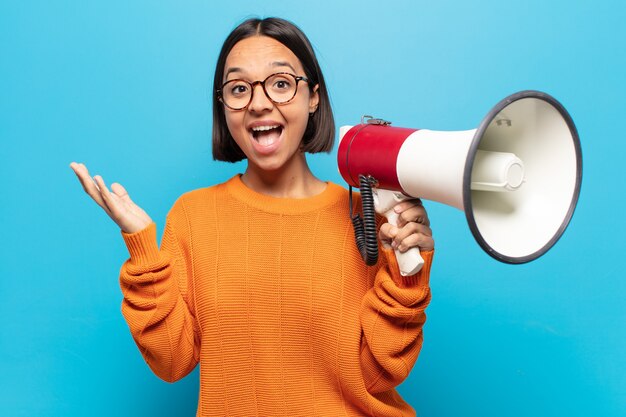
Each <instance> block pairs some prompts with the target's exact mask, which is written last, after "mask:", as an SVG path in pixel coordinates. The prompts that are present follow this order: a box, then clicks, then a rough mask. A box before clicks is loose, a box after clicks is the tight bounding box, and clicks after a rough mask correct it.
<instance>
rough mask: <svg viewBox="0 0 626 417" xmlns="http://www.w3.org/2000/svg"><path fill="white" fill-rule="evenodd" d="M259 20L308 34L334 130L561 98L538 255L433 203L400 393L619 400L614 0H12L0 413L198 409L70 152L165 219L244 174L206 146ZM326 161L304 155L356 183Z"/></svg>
mask: <svg viewBox="0 0 626 417" xmlns="http://www.w3.org/2000/svg"><path fill="white" fill-rule="evenodd" d="M250 16H261V17H267V16H281V17H284V18H287V19H290V20H292V21H294V22H295V23H297V24H298V25H299V26H301V28H302V29H303V30H304V31H305V33H307V35H308V36H309V37H310V39H311V41H312V42H313V44H314V46H315V48H316V51H317V53H318V54H319V55H318V56H319V59H320V62H321V65H322V68H323V70H324V72H325V75H326V78H327V82H328V85H329V89H330V94H331V99H332V104H333V107H334V110H335V115H336V119H337V122H338V124H339V125H342V124H354V123H356V122H358V121H359V119H360V116H361V115H362V114H374V115H376V116H378V117H383V118H386V119H390V120H392V121H393V122H394V124H395V125H397V126H407V127H416V128H417V127H422V128H430V129H435V130H463V129H472V128H474V127H476V126H477V125H478V123H479V122H480V120H481V119H482V117H483V116H484V115H485V114H486V113H487V112H488V111H489V109H490V108H491V107H492V106H493V105H494V104H495V103H497V102H498V101H499V100H500V99H501V98H503V97H505V96H507V95H509V94H511V93H513V92H516V91H519V90H525V89H537V90H543V91H546V92H548V93H549V94H551V95H553V96H554V97H556V98H557V99H558V100H559V101H561V102H562V103H563V105H564V106H565V107H566V108H567V109H568V110H569V112H570V114H571V115H572V117H573V119H574V121H575V123H576V125H577V127H578V131H579V133H580V138H581V142H582V150H583V160H584V174H583V186H582V192H581V197H580V201H579V205H578V207H577V209H576V212H575V214H574V217H573V219H572V222H571V225H570V227H569V228H568V229H567V231H566V232H565V234H564V235H563V237H562V238H561V240H560V241H559V242H558V243H557V245H556V246H555V247H554V248H553V250H552V251H550V252H548V253H547V254H546V255H545V256H544V257H542V258H540V259H538V260H537V261H534V262H532V263H529V264H525V265H520V266H511V265H505V264H502V263H499V262H496V261H494V260H493V259H492V258H490V257H489V256H487V255H486V254H485V253H483V252H482V250H481V249H480V248H479V247H478V245H477V244H476V243H475V242H474V240H473V238H472V236H471V233H470V231H469V229H468V228H467V226H466V223H465V218H464V216H463V214H462V213H461V212H460V211H458V210H456V209H454V208H451V207H447V206H443V205H441V204H438V203H433V202H426V205H427V208H428V210H429V213H430V217H431V220H432V226H433V229H434V231H435V237H436V242H437V256H436V261H435V266H434V268H433V274H432V292H433V301H432V304H431V306H430V307H429V309H428V321H427V323H426V326H425V330H424V334H425V344H424V348H423V351H422V354H421V356H420V358H419V360H418V363H417V365H416V366H415V368H414V369H413V371H412V373H411V375H410V377H409V378H408V380H407V381H406V382H405V383H404V384H403V385H402V386H401V387H400V391H401V393H402V395H403V396H404V397H405V398H406V399H407V401H409V403H410V404H412V405H413V407H415V409H416V410H417V412H418V415H419V416H424V417H446V416H450V417H452V416H471V417H518V416H519V417H521V416H533V417H537V416H569V417H582V416H607V417H619V416H624V415H626V302H625V298H626V297H625V295H626V279H625V277H626V274H624V272H623V269H624V264H620V262H621V261H620V259H621V260H622V261H623V260H624V259H625V256H624V250H625V249H626V245H625V244H624V242H625V237H624V236H625V232H626V220H625V219H624V218H625V216H624V214H623V213H624V203H625V202H626V198H625V197H624V192H625V191H626V187H625V186H624V180H625V179H626V176H625V174H624V166H623V163H624V157H625V155H626V145H625V143H626V141H625V140H624V125H623V124H622V122H624V121H625V119H626V105H625V99H624V98H625V97H626V81H625V76H624V73H625V69H624V68H625V67H626V45H625V40H626V25H625V24H624V22H625V21H626V6H625V3H624V2H622V1H617V0H614V1H610V0H597V1H593V2H592V1H586V0H581V1H576V2H573V1H561V0H555V1H546V0H526V1H517V2H502V1H495V0H493V1H492V0H477V1H472V2H468V1H446V0H443V1H437V2H435V1H387V2H380V1H328V2H322V1H318V2H297V1H278V0H268V1H265V2H258V1H248V0H241V1H231V2H209V1H199V0H198V1H186V0H185V1H146V0H142V1H138V0H125V1H120V0H107V1H89V0H84V1H78V0H75V1H69V0H67V1H62V0H57V1H52V0H51V1H28V0H21V1H17V0H2V2H0V143H1V145H2V146H1V147H0V158H1V164H0V178H2V179H3V182H2V194H1V197H0V198H1V201H2V204H0V226H1V228H0V230H2V233H3V236H4V238H3V239H1V240H0V256H1V261H0V297H1V298H2V301H1V302H0V415H2V416H10V417H12V416H64V417H74V416H94V417H95V416H172V415H174V416H192V415H194V413H195V408H196V405H197V402H196V401H197V392H198V381H197V379H198V374H197V371H196V372H194V373H193V374H191V375H190V376H189V377H187V378H185V379H184V380H182V381H180V382H178V383H176V384H173V385H172V384H168V383H165V382H162V381H161V380H159V379H158V378H157V377H155V376H154V375H153V374H152V373H151V371H150V370H149V369H148V367H147V366H146V365H145V363H144V362H143V359H142V358H141V356H140V354H139V351H138V350H137V348H136V347H135V344H134V342H133V341H132V339H131V337H130V334H129V332H128V329H127V326H126V323H125V322H124V320H123V318H122V315H121V313H120V301H121V293H120V290H119V286H118V272H119V268H120V266H121V264H122V262H123V261H124V260H125V259H126V258H127V252H126V249H125V247H124V245H123V242H122V239H121V237H120V234H119V230H118V229H117V228H116V226H115V225H114V224H113V223H112V222H111V221H110V220H109V219H108V218H107V217H106V215H105V214H104V213H103V212H102V211H101V210H100V209H99V208H98V207H97V206H96V205H95V204H93V202H92V201H90V200H89V199H88V197H87V196H86V195H85V194H84V193H83V191H82V188H81V187H80V185H79V183H78V182H77V180H76V178H75V177H74V174H73V173H72V171H71V170H70V168H69V167H68V164H69V163H70V162H71V161H80V162H84V163H86V164H87V165H88V167H89V168H90V169H91V172H92V173H93V174H101V175H103V176H104V178H105V180H106V181H107V182H108V183H111V182H113V181H119V182H121V183H122V184H124V185H125V186H126V188H127V189H128V190H129V192H130V193H131V195H132V196H133V198H134V200H135V201H137V202H138V203H139V204H140V205H141V206H142V207H144V208H145V209H146V211H148V212H149V213H150V215H151V216H152V218H153V219H155V221H156V223H157V225H158V227H159V230H160V231H161V230H162V227H163V222H164V219H165V215H166V213H167V211H168V210H169V208H170V207H171V205H172V203H173V202H174V200H175V199H176V198H177V197H178V196H179V195H180V194H182V193H183V192H185V191H188V190H191V189H194V188H199V187H205V186H208V185H211V184H215V183H218V182H221V181H224V180H226V179H228V178H229V177H231V176H232V175H234V174H235V173H237V172H241V171H242V170H243V169H244V165H242V164H234V165H233V164H225V163H218V162H214V161H213V160H212V157H211V150H210V149H211V147H210V140H211V138H210V135H211V117H210V115H211V102H210V97H211V93H210V90H211V83H212V76H213V71H214V65H215V62H216V59H217V54H218V51H219V48H220V46H221V44H222V41H223V40H224V38H225V37H226V35H227V34H228V32H229V31H230V30H231V29H232V28H234V26H236V25H237V24H238V23H240V22H241V21H242V20H244V19H245V18H247V17H250ZM335 157H336V149H335V150H334V152H333V153H332V154H331V155H320V156H315V157H313V158H311V164H312V165H313V168H314V171H315V172H316V173H317V174H318V176H320V177H321V178H324V179H327V180H331V181H335V182H338V183H341V184H343V181H342V180H341V178H340V177H339V174H338V173H337V168H336V162H335ZM554 157H555V158H558V155H555V156H554ZM620 271H622V272H620Z"/></svg>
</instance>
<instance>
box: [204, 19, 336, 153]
mask: <svg viewBox="0 0 626 417" xmlns="http://www.w3.org/2000/svg"><path fill="white" fill-rule="evenodd" d="M252 36H268V37H270V38H273V39H275V40H277V41H278V42H280V43H282V44H283V45H285V46H286V47H287V48H289V49H290V50H291V52H293V53H294V55H295V56H296V57H297V58H298V59H299V60H300V62H301V63H302V66H303V67H304V72H305V75H306V77H307V78H308V79H309V80H310V81H309V83H307V84H308V86H309V90H310V91H311V92H313V88H314V87H315V85H319V88H318V90H317V92H318V94H319V105H318V108H317V110H316V111H315V112H314V113H313V114H312V115H311V116H309V122H308V124H307V127H306V130H305V131H304V136H303V137H302V145H301V150H302V151H303V152H310V153H317V152H330V151H331V150H332V149H333V143H334V140H335V120H334V118H333V113H332V110H331V108H330V100H329V98H328V92H327V90H326V84H325V83H324V76H323V75H322V70H321V69H320V66H319V63H318V62H317V58H316V57H315V52H313V47H312V46H311V43H310V42H309V40H308V39H307V37H306V36H305V35H304V33H303V32H302V31H301V30H300V28H298V27H297V26H296V25H294V24H293V23H291V22H289V21H287V20H284V19H279V18H275V17H270V18H267V19H248V20H246V21H245V22H243V23H242V24H240V25H239V26H237V27H236V28H235V29H234V30H233V31H232V32H231V33H230V35H228V37H227V38H226V40H225V41H224V45H223V46H222V50H221V52H220V55H219V57H218V59H217V66H216V68H215V78H214V79H213V159H215V160H218V161H227V162H237V161H241V160H242V159H245V158H246V155H245V154H244V153H243V152H242V150H241V148H239V145H237V143H235V140H234V139H233V137H232V136H231V134H230V132H229V131H228V126H227V125H226V117H225V115H224V106H223V105H222V103H221V102H220V101H219V97H218V93H217V90H219V89H220V88H221V87H222V83H223V78H224V65H225V64H226V57H227V56H228V54H229V53H230V51H231V49H233V47H234V46H235V44H236V43H237V42H239V41H240V40H242V39H246V38H249V37H252Z"/></svg>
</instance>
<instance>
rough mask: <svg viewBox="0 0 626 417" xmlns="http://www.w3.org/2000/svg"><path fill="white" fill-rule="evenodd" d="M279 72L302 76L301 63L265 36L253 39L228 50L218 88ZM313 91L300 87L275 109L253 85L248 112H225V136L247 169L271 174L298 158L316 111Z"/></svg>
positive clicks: (242, 41)
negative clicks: (229, 137)
mask: <svg viewBox="0 0 626 417" xmlns="http://www.w3.org/2000/svg"><path fill="white" fill-rule="evenodd" d="M277 72H288V73H291V74H294V75H296V76H305V73H304V69H303V67H302V64H301V63H300V60H299V59H298V58H297V57H296V56H295V55H294V53H293V52H291V50H290V49H289V48H287V47H286V46H285V45H283V44H282V43H280V42H278V41H277V40H275V39H273V38H270V37H267V36H252V37H250V38H246V39H243V40H241V41H239V42H237V43H236V44H235V46H234V47H233V49H231V51H230V53H229V54H228V57H227V58H226V64H225V66H224V79H223V80H222V82H227V81H229V80H233V79H243V80H246V81H248V82H250V83H252V82H254V81H262V80H264V79H266V78H267V77H268V76H269V75H271V74H274V73H277ZM268 87H269V86H268ZM311 87H314V92H313V93H311V92H310V91H311V90H310V89H309V85H308V84H307V83H306V82H304V81H299V82H298V92H297V94H296V96H295V97H294V98H293V100H291V101H290V102H288V103H285V104H274V103H273V102H272V101H271V100H270V99H269V98H268V97H267V96H266V95H265V93H264V91H263V87H262V86H261V85H258V84H257V85H255V86H254V90H253V95H252V101H251V102H250V104H249V105H248V107H247V108H245V109H244V110H231V109H229V108H228V107H226V106H224V112H225V115H226V124H227V125H228V130H229V131H230V134H231V135H232V136H233V138H234V139H235V142H237V144H238V145H239V147H240V148H241V150H242V151H243V153H244V154H245V155H246V157H247V158H248V167H249V168H252V169H256V168H260V169H261V170H264V171H274V170H277V169H280V168H282V167H284V166H285V165H286V164H287V163H288V162H293V160H294V158H298V157H299V155H300V143H301V141H302V136H303V135H304V131H305V129H306V126H307V123H308V120H309V113H311V112H313V111H315V110H316V109H317V105H318V101H319V95H318V93H317V86H311Z"/></svg>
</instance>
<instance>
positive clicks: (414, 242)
mask: <svg viewBox="0 0 626 417" xmlns="http://www.w3.org/2000/svg"><path fill="white" fill-rule="evenodd" d="M434 247H435V241H434V239H433V237H432V236H427V235H425V234H423V233H414V234H412V235H410V236H407V237H406V238H405V239H404V240H402V242H401V243H400V244H399V245H398V246H397V248H396V249H397V250H399V251H400V252H402V253H404V252H406V251H408V250H409V249H411V248H419V250H420V251H424V252H426V251H429V250H432V249H433V248H434Z"/></svg>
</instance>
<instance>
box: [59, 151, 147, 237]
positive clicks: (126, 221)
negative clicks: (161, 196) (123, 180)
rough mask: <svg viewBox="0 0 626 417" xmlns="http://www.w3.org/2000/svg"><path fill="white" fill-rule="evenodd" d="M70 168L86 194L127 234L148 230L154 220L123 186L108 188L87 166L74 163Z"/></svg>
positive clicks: (115, 185) (114, 184)
mask: <svg viewBox="0 0 626 417" xmlns="http://www.w3.org/2000/svg"><path fill="white" fill-rule="evenodd" d="M70 167H71V168H72V169H73V170H74V173H75V174H76V176H77V177H78V179H79V180H80V183H81V184H82V186H83V189H84V190H85V192H86V193H87V194H88V195H89V197H91V198H92V199H93V201H95V202H96V203H97V204H98V205H99V206H100V207H102V209H103V210H104V211H105V212H106V214H108V215H109V217H110V218H111V219H112V220H113V221H114V222H115V223H116V224H117V225H118V226H119V227H120V228H121V229H122V231H124V232H125V233H135V232H138V231H140V230H142V229H144V228H146V227H147V226H148V225H149V224H150V223H152V219H151V218H150V216H148V214H146V212H145V211H143V209H142V208H141V207H139V206H138V205H137V204H135V203H134V202H133V201H132V200H131V199H130V196H129V195H128V192H127V191H126V189H125V188H124V187H122V185H121V184H118V183H113V184H111V190H110V191H109V189H108V188H107V186H106V185H105V183H104V180H103V179H102V177H101V176H99V175H96V176H94V177H93V178H91V176H90V175H89V171H88V170H87V167H86V166H85V164H80V163H76V162H72V163H71V164H70Z"/></svg>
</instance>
